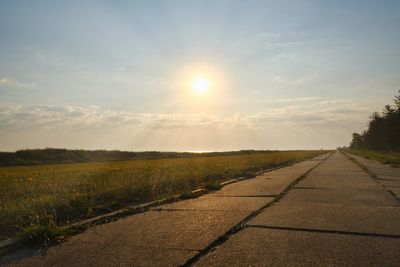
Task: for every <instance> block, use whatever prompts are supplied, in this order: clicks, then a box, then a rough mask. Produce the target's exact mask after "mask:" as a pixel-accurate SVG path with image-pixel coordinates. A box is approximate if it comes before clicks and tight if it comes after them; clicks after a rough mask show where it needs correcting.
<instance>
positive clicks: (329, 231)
mask: <svg viewBox="0 0 400 267" xmlns="http://www.w3.org/2000/svg"><path fill="white" fill-rule="evenodd" d="M246 227H249V228H264V229H274V230H284V231H296V232H311V233H324V234H341V235H354V236H366V237H380V238H395V239H400V235H392V234H378V233H363V232H352V231H341V230H324V229H314V228H298V227H281V226H272V225H254V224H252V225H246Z"/></svg>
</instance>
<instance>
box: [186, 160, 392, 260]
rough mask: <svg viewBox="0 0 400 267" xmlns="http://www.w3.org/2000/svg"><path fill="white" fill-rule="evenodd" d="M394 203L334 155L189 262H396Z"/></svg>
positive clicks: (360, 171)
mask: <svg viewBox="0 0 400 267" xmlns="http://www.w3.org/2000/svg"><path fill="white" fill-rule="evenodd" d="M394 173H395V171H394V170H393V171H392V172H390V174H391V175H394V176H396V177H397V179H398V178H400V177H399V176H397V175H396V174H394ZM399 206H400V203H399V201H398V199H396V198H395V197H394V196H393V195H392V194H391V193H390V192H389V191H388V190H386V189H385V188H384V187H382V186H381V184H380V183H378V182H377V181H376V180H375V179H373V178H372V177H371V175H369V174H368V173H367V172H366V171H364V170H363V169H362V168H360V167H359V166H358V165H357V164H355V163H354V162H352V161H351V160H349V159H348V158H347V157H346V156H344V155H343V154H341V153H339V152H335V154H334V155H333V156H331V157H330V158H329V159H327V160H326V161H325V162H323V163H322V164H321V165H319V166H318V167H317V168H315V169H314V170H313V171H311V172H310V173H309V174H308V175H307V176H306V177H305V179H303V180H301V181H300V182H299V183H298V184H296V185H295V186H294V187H293V188H292V189H291V190H290V191H289V192H288V193H287V194H286V195H285V196H284V197H283V198H282V200H281V201H279V202H278V203H276V204H275V205H272V206H271V207H268V208H266V209H264V210H263V211H262V212H261V213H260V214H258V216H256V217H255V218H254V219H252V220H250V221H249V222H248V223H247V224H246V227H244V229H243V230H242V231H239V232H238V233H236V234H234V235H232V236H231V237H230V238H229V239H228V240H227V241H225V242H224V243H223V244H222V245H220V246H218V247H216V248H215V249H214V250H213V251H210V252H209V253H207V254H205V255H203V256H202V257H199V259H198V261H197V262H195V263H194V264H195V265H196V266H210V265H212V266H337V265H338V266H400V207H399Z"/></svg>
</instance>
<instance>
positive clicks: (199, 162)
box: [0, 151, 326, 238]
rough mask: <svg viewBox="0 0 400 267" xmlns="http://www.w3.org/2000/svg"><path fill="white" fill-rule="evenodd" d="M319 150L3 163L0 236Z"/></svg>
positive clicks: (171, 192) (209, 182) (172, 192)
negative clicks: (33, 164) (11, 165)
mask: <svg viewBox="0 0 400 267" xmlns="http://www.w3.org/2000/svg"><path fill="white" fill-rule="evenodd" d="M322 153H326V151H282V152H281V151H273V152H251V153H243V154H242V155H231V156H212V157H195V158H175V159H172V158H171V159H155V160H130V161H113V162H101V163H78V164H59V165H41V166H23V167H3V168H0V236H3V238H4V237H5V236H6V235H9V233H10V232H16V231H17V230H18V229H20V227H29V226H30V225H32V224H42V223H44V222H45V221H47V220H48V219H49V218H51V220H53V221H54V222H55V223H56V224H57V225H65V224H68V223H71V222H74V221H78V220H80V219H83V218H89V217H92V216H95V215H98V214H101V213H105V212H109V211H112V210H115V209H118V208H121V207H124V206H126V205H130V204H135V203H143V202H146V201H150V200H155V199H160V198H164V197H168V196H172V195H175V194H178V193H185V192H188V191H190V190H193V189H196V188H200V187H204V186H208V185H212V184H215V183H219V182H222V181H224V180H227V179H230V178H234V177H239V176H252V175H254V173H255V172H257V171H260V170H263V169H266V168H271V167H276V166H280V165H283V164H287V163H292V162H295V161H300V160H305V159H308V158H312V157H314V156H317V155H320V154H322ZM6 233H7V234H6Z"/></svg>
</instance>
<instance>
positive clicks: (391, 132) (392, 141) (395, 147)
mask: <svg viewBox="0 0 400 267" xmlns="http://www.w3.org/2000/svg"><path fill="white" fill-rule="evenodd" d="M394 104H395V106H390V105H386V106H385V108H384V110H383V111H382V112H381V113H378V112H374V113H373V114H372V115H371V116H370V121H369V122H368V129H367V130H365V131H364V132H363V133H362V134H361V135H360V134H357V133H353V139H352V141H351V144H350V147H351V148H353V149H360V148H366V149H371V150H385V151H400V90H399V95H397V96H395V97H394Z"/></svg>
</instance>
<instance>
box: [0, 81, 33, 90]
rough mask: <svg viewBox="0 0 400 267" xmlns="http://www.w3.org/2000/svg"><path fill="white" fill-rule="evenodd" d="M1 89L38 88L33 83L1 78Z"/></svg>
mask: <svg viewBox="0 0 400 267" xmlns="http://www.w3.org/2000/svg"><path fill="white" fill-rule="evenodd" d="M0 87H10V88H19V89H30V88H34V87H36V84H35V83H31V82H21V81H17V80H12V79H8V78H0Z"/></svg>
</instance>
